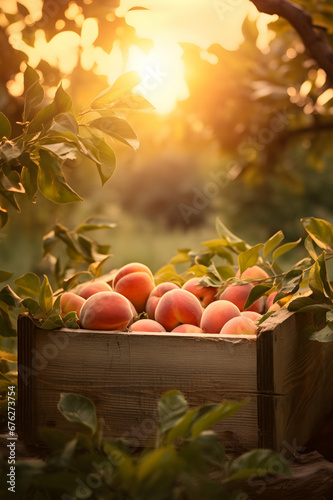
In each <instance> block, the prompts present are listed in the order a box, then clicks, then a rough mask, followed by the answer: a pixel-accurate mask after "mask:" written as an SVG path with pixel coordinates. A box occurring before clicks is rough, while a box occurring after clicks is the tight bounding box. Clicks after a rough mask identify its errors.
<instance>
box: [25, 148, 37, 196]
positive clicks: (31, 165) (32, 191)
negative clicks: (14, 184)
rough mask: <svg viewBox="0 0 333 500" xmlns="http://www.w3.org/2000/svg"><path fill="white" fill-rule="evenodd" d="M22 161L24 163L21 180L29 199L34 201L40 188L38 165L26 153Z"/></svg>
mask: <svg viewBox="0 0 333 500" xmlns="http://www.w3.org/2000/svg"><path fill="white" fill-rule="evenodd" d="M22 161H24V165H23V167H22V171H21V181H22V184H23V187H24V190H25V192H26V194H27V196H28V198H29V200H30V201H32V202H34V201H35V200H36V194H37V190H38V181H37V179H38V165H37V164H36V163H35V162H33V161H32V160H31V159H30V157H29V155H24V156H23V158H22Z"/></svg>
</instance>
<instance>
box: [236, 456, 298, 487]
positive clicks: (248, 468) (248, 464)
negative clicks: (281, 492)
mask: <svg viewBox="0 0 333 500" xmlns="http://www.w3.org/2000/svg"><path fill="white" fill-rule="evenodd" d="M230 473H231V477H230V480H231V481H233V480H235V479H245V478H247V477H251V476H265V475H267V474H276V473H278V474H290V469H289V465H288V462H287V461H286V460H285V459H284V458H282V457H281V455H280V454H279V453H277V452H275V451H272V450H266V449H262V450H252V451H249V452H248V453H244V454H243V455H241V456H240V457H239V458H237V459H236V460H234V461H233V462H232V464H231V466H230Z"/></svg>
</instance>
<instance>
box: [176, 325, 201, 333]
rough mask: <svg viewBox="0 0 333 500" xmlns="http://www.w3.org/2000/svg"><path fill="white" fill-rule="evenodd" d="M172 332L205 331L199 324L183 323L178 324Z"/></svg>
mask: <svg viewBox="0 0 333 500" xmlns="http://www.w3.org/2000/svg"><path fill="white" fill-rule="evenodd" d="M171 333H204V332H203V330H202V329H201V328H200V327H199V326H194V325H189V324H183V325H179V326H176V328H174V329H173V330H172V331H171Z"/></svg>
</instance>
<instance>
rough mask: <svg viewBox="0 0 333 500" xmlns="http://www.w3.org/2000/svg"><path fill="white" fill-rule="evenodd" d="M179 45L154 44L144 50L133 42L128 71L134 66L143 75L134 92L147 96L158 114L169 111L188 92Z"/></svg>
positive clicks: (185, 96) (133, 68)
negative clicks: (149, 49) (151, 47)
mask: <svg viewBox="0 0 333 500" xmlns="http://www.w3.org/2000/svg"><path fill="white" fill-rule="evenodd" d="M181 56H182V49H181V48H180V46H179V45H178V46H177V45H168V44H167V43H165V44H159V45H158V44H156V45H155V47H154V48H153V49H152V50H151V51H150V52H149V53H148V54H146V53H145V52H143V51H142V50H141V49H139V48H138V47H136V46H135V45H132V46H131V47H130V49H129V58H128V64H127V68H126V70H127V71H131V70H136V71H138V72H139V73H140V75H141V77H142V82H141V83H140V85H138V86H137V88H136V92H138V93H140V94H141V95H143V96H144V97H146V99H148V100H149V101H150V102H151V103H152V104H153V105H154V106H155V108H156V110H157V112H158V113H160V114H165V113H169V112H170V111H172V110H173V109H174V107H175V105H176V103H177V101H178V100H182V99H186V98H187V97H188V96H189V92H188V88H187V85H186V83H185V78H184V63H183V61H182V59H181Z"/></svg>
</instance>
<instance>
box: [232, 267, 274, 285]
mask: <svg viewBox="0 0 333 500" xmlns="http://www.w3.org/2000/svg"><path fill="white" fill-rule="evenodd" d="M239 276H240V273H239V270H238V271H237V273H236V278H239ZM241 277H242V278H253V279H257V280H265V279H267V278H269V275H268V274H267V273H266V271H265V270H264V269H262V268H261V267H259V266H252V267H248V268H247V269H245V271H244V272H243V273H242V275H241ZM251 283H253V284H254V285H257V284H258V282H255V281H252V282H251Z"/></svg>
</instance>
